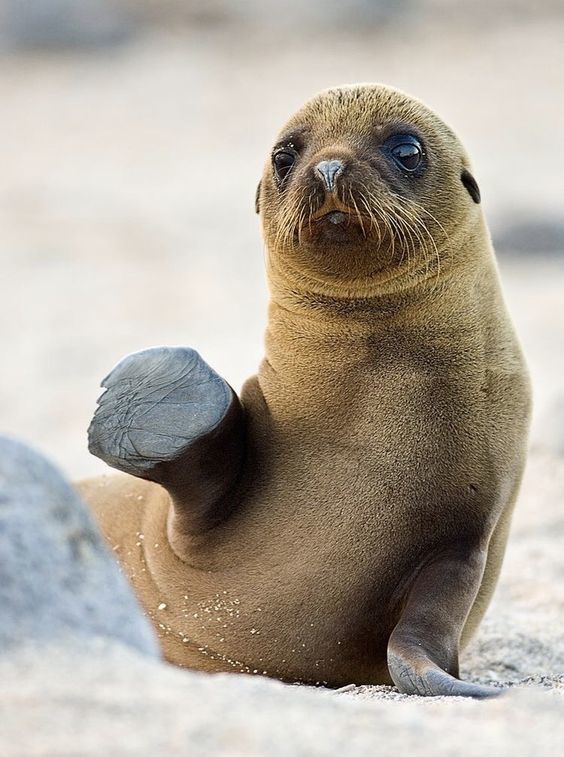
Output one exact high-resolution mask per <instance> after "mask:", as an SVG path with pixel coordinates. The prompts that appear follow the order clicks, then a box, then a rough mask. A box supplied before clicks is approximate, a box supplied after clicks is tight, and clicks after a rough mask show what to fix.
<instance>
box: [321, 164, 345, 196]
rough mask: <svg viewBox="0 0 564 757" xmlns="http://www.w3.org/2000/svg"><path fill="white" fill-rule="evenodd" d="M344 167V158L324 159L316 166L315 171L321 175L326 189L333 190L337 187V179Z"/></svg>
mask: <svg viewBox="0 0 564 757" xmlns="http://www.w3.org/2000/svg"><path fill="white" fill-rule="evenodd" d="M343 168H344V166H343V161H342V160H322V161H321V163H318V164H317V165H316V166H315V173H316V174H317V175H318V176H321V178H322V180H323V183H324V184H325V189H326V190H327V191H328V192H332V191H333V190H334V189H335V179H336V177H337V176H338V175H339V174H340V173H341V172H342V170H343Z"/></svg>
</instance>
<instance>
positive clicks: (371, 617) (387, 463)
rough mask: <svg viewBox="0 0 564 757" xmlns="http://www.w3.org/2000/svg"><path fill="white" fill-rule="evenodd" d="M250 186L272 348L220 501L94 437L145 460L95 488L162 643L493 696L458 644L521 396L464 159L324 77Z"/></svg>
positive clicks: (509, 483) (481, 572)
mask: <svg viewBox="0 0 564 757" xmlns="http://www.w3.org/2000/svg"><path fill="white" fill-rule="evenodd" d="M406 135H407V136H406ZM408 137H409V138H408ZM398 140H399V141H398ZM402 140H403V141H402ZM418 151H419V152H418ZM417 153H418V154H417ZM288 156H289V157H288ZM406 156H407V160H405V158H406ZM400 158H401V160H400ZM413 158H415V159H417V158H419V159H420V162H419V164H418V165H416V166H415V169H414V170H411V167H412V166H413V165H414V164H415V163H416V160H413ZM421 161H423V166H421V165H420V163H421ZM288 166H289V167H288ZM257 202H258V206H259V210H260V213H261V218H262V224H263V232H264V237H265V242H266V246H267V265H268V274H269V282H270V288H271V294H272V298H271V304H270V311H269V322H268V329H267V334H266V355H265V358H264V360H263V362H262V364H261V366H260V369H259V372H258V375H257V376H255V377H253V378H251V379H249V380H248V381H247V383H246V384H245V386H244V388H243V390H242V393H241V397H240V405H241V408H242V411H241V422H240V424H239V425H238V426H237V428H238V433H239V434H240V436H239V437H238V438H239V439H240V441H238V442H236V443H235V442H234V441H233V439H234V437H233V436H232V435H230V436H229V444H227V443H225V449H226V450H228V453H226V455H225V459H224V460H223V461H222V464H223V465H224V466H225V468H226V469H229V473H226V474H225V478H226V483H225V486H224V487H223V489H222V488H221V486H220V487H219V488H218V487H217V486H216V484H217V481H218V479H217V474H214V475H215V476H216V477H215V478H213V477H212V478H213V482H214V487H213V491H214V492H219V494H217V495H214V496H215V501H214V505H213V508H211V509H213V513H214V515H213V517H211V516H210V522H209V524H207V525H206V523H205V515H204V517H203V519H202V517H199V519H198V521H197V523H196V521H193V520H190V518H189V516H188V515H187V513H188V514H189V513H190V512H193V511H194V509H197V508H198V507H199V494H198V490H197V489H196V490H194V488H193V487H192V489H189V490H188V489H186V490H185V489H182V487H181V488H180V489H179V488H178V486H176V488H174V487H173V486H172V485H170V484H169V480H168V478H166V477H163V476H162V475H161V477H160V478H159V477H157V476H156V475H151V474H150V473H149V474H148V473H147V471H146V470H145V469H143V471H142V472H138V473H136V472H135V470H133V471H132V470H131V468H126V467H125V466H124V464H123V460H125V457H126V456H127V455H126V454H125V453H123V452H121V451H120V449H118V447H119V445H118V447H115V446H114V447H112V446H111V445H110V446H109V447H108V445H106V447H105V450H106V451H105V452H99V451H98V452H97V454H100V455H101V456H103V457H104V455H105V457H104V459H107V460H108V461H109V462H110V463H111V464H112V465H114V466H115V467H118V468H120V467H121V468H122V469H124V470H125V469H126V470H128V472H133V473H134V475H138V476H140V477H141V478H145V479H147V478H149V479H152V480H150V481H146V480H143V481H139V480H136V479H135V478H132V477H131V476H122V477H114V478H108V479H96V480H92V481H88V482H84V483H83V484H82V485H81V491H82V493H83V495H84V496H85V497H86V499H87V500H88V501H89V502H90V503H91V505H92V508H93V510H94V512H95V514H96V516H97V518H98V520H99V523H100V525H101V527H102V529H103V531H104V532H105V534H106V535H107V538H108V540H109V542H110V544H111V546H112V548H113V549H114V551H115V553H116V555H117V557H118V558H119V560H120V561H121V563H122V566H123V568H124V571H125V572H126V574H127V575H128V576H129V578H130V580H131V581H132V583H133V586H134V587H135V590H136V592H137V595H138V597H139V599H140V600H141V602H142V604H143V606H144V608H145V611H146V613H147V614H148V615H149V617H150V618H151V619H152V621H153V623H154V625H155V628H156V630H157V633H158V635H159V637H160V640H161V644H162V648H163V650H164V654H165V656H166V657H167V659H169V660H170V661H171V662H174V663H176V664H178V665H181V666H186V667H191V668H197V669H201V670H207V671H222V670H234V671H240V672H247V673H249V672H250V673H260V674H265V675H269V676H273V677H277V678H280V679H283V680H287V681H302V682H308V683H319V684H324V685H330V686H340V685H344V684H348V683H351V682H354V683H357V684H368V683H372V684H381V683H391V682H395V683H396V684H397V685H398V686H399V687H400V689H401V690H404V691H412V692H414V693H424V694H437V693H443V694H444V693H454V694H468V695H470V696H487V695H488V691H487V690H486V689H484V688H483V687H478V686H473V685H471V684H464V683H463V682H460V681H458V680H457V676H458V652H459V649H461V648H463V646H464V644H465V643H466V642H467V641H468V639H469V638H470V636H471V634H472V633H473V631H474V630H475V628H476V627H477V625H478V624H479V621H480V619H481V617H482V615H483V613H484V611H485V609H486V607H487V605H488V602H489V599H490V597H491V595H492V592H493V589H494V587H495V584H496V580H497V576H498V572H499V569H500V566H501V561H502V557H503V552H504V549H505V542H506V538H507V533H508V528H509V522H510V518H511V511H512V508H513V505H514V502H515V499H516V496H517V492H518V488H519V483H520V479H521V475H522V470H523V466H524V461H525V447H526V435H527V428H528V417H529V401H530V400H529V382H528V377H527V371H526V368H525V364H524V360H523V357H522V354H521V350H520V348H519V344H518V342H517V340H516V337H515V336H514V333H513V330H512V327H511V324H510V321H509V318H508V315H507V312H506V309H505V306H504V302H503V298H502V294H501V290H500V285H499V281H498V274H497V269H496V264H495V260H494V256H493V251H492V248H491V244H490V240H489V235H488V232H487V228H486V225H485V222H484V219H483V216H482V213H481V208H480V205H479V192H478V189H477V185H476V183H475V181H474V179H473V178H472V176H471V174H470V170H469V164H468V159H467V157H466V155H465V153H464V151H463V149H462V147H461V146H460V144H459V142H458V140H457V139H456V137H455V136H454V135H453V134H452V132H451V131H450V130H449V129H448V127H446V126H445V125H444V124H443V123H442V122H441V121H440V120H439V119H438V118H437V117H436V116H435V115H434V114H433V113H432V112H431V111H429V110H428V109H427V108H425V106H423V105H422V104H420V103H419V102H417V101H415V100H413V99H412V98H410V97H408V96H407V95H404V94H402V93H399V92H397V91H396V90H392V89H390V88H387V87H383V86H380V85H366V86H358V87H348V88H340V89H335V90H329V91H327V92H325V93H322V94H321V95H319V96H317V97H316V98H314V99H313V100H312V101H310V103H308V104H306V106H304V108H303V109H302V110H301V111H299V112H298V114H296V116H294V117H293V119H292V120H291V121H290V122H289V124H287V125H286V127H285V128H284V129H283V131H282V133H281V136H280V138H279V140H278V142H277V144H276V146H275V148H274V151H273V156H272V159H269V161H268V162H267V165H266V168H265V172H264V175H263V178H262V182H261V185H260V187H259V192H258V195H257ZM140 355H141V356H140V357H139V358H138V362H139V370H138V376H142V375H143V365H144V362H143V361H144V360H146V358H143V357H142V355H143V353H141V354H140ZM134 357H135V356H134ZM202 364H203V361H202ZM203 365H205V364H203ZM210 370H211V369H210ZM157 373H158V371H157ZM149 374H150V375H151V376H152V377H153V378H152V379H151V381H154V380H155V379H154V376H155V375H156V373H155V370H151V371H148V372H147V375H149ZM161 378H162V381H164V382H165V383H166V372H165V374H164V376H163V377H161ZM110 379H111V375H110ZM135 380H137V379H135ZM128 381H131V379H128ZM139 381H141V384H139V386H141V385H143V386H144V387H145V388H144V389H139V387H138V386H137V384H136V385H135V391H134V392H132V394H131V396H132V397H135V398H138V397H139V396H140V394H142V393H143V392H146V393H147V394H148V395H150V391H149V390H148V389H147V384H146V383H145V384H143V381H145V379H143V380H141V379H139ZM159 381H161V379H159ZM110 384H111V382H110ZM131 386H132V384H131V383H129V384H126V388H127V389H129V388H130V387H131ZM148 386H149V388H150V389H151V391H152V390H153V389H154V385H153V384H151V383H150V382H149V385H148ZM179 396H180V395H179ZM222 396H224V397H225V396H227V395H225V394H223V395H222ZM135 401H138V399H132V402H135ZM179 401H180V400H179ZM233 401H234V402H235V401H236V400H235V399H234V400H233ZM115 407H117V405H116V406H114V405H109V406H108V408H107V412H108V413H109V417H110V416H111V417H112V418H113V417H116V418H117V421H116V422H117V424H118V426H119V424H122V425H123V418H121V416H120V415H119V412H117V411H116V412H115V413H114V412H113V410H112V408H114V409H115ZM120 407H121V406H120ZM112 413H113V414H112ZM179 415H180V416H181V417H182V411H179ZM130 426H131V423H130ZM217 428H219V429H221V423H219V425H217V426H214V429H217ZM213 433H217V432H216V431H215V430H214V432H213ZM96 434H97V426H96V418H95V421H94V423H93V436H96ZM229 434H231V431H230V432H229ZM106 436H107V434H106V435H102V434H99V435H98V437H97V439H98V440H99V439H102V437H103V438H104V439H105V438H106ZM187 436H189V434H188V435H187ZM183 438H184V437H183ZM206 438H207V437H206ZM221 438H223V437H220V439H221ZM96 444H98V442H96ZM219 444H224V442H222V441H221V442H219ZM103 446H104V445H103V443H102V442H99V444H98V447H97V449H100V448H101V447H103ZM193 446H194V442H193V440H191V439H188V441H187V442H186V445H185V447H186V449H187V450H192V449H193ZM236 447H237V449H239V447H240V448H241V449H242V450H243V453H242V454H241V455H240V456H239V457H238V456H237V455H236V454H235V453H234V449H235V448H236ZM108 449H109V451H108ZM218 449H219V451H218ZM120 455H121V457H120ZM141 457H143V455H142V454H141ZM213 457H214V459H215V458H219V459H221V446H220V447H219V448H217V444H216V447H215V448H214V455H213ZM170 458H171V459H170V464H171V465H172V468H173V469H174V467H175V466H176V468H177V469H179V470H181V471H182V477H183V480H184V479H188V480H189V479H190V477H191V476H196V475H197V471H196V470H195V468H194V466H193V465H192V467H191V465H190V464H189V463H187V462H186V460H187V458H186V456H184V458H182V460H183V461H184V462H179V460H180V458H179V455H178V450H175V451H174V452H171V453H170ZM235 459H236V461H237V462H236V464H235V463H233V462H232V461H233V460H235ZM120 460H121V461H122V462H120ZM190 460H193V458H190ZM159 465H162V462H159ZM167 476H169V478H170V474H169V473H167ZM154 481H158V484H155V483H153V482H154ZM204 488H205V487H204ZM220 490H221V491H220ZM208 491H209V487H208V489H206V490H205V493H204V494H203V495H202V497H203V498H204V499H205V498H206V497H207V496H208ZM202 501H203V500H202ZM206 501H207V500H206ZM218 503H219V504H218ZM223 512H224V513H225V515H224V516H223V517H222V515H221V514H222V513H223ZM218 513H219V515H218ZM200 515H201V514H200ZM195 523H196V525H195Z"/></svg>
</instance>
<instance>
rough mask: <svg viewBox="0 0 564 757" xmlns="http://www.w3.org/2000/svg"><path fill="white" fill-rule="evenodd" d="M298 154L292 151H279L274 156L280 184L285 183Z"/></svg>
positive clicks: (273, 159)
mask: <svg viewBox="0 0 564 757" xmlns="http://www.w3.org/2000/svg"><path fill="white" fill-rule="evenodd" d="M296 157H297V156H296V153H295V152H293V151H292V150H278V152H275V153H274V155H273V156H272V163H273V165H274V172H275V174H276V178H277V179H278V181H279V182H283V181H284V179H285V178H286V177H287V176H288V174H289V173H290V171H291V170H292V167H293V165H294V163H295V162H296Z"/></svg>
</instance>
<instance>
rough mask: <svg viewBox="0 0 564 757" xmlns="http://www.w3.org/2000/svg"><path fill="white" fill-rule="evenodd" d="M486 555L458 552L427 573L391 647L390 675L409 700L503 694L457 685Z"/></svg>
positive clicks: (477, 550) (447, 555) (473, 550)
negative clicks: (465, 630)
mask: <svg viewBox="0 0 564 757" xmlns="http://www.w3.org/2000/svg"><path fill="white" fill-rule="evenodd" d="M485 560H486V553H485V551H484V550H482V549H480V548H478V547H476V548H468V547H467V546H461V547H458V546H457V547H455V548H454V549H452V550H449V551H448V552H444V553H443V554H442V555H440V556H437V558H436V559H435V560H433V561H432V562H430V563H428V564H427V565H425V566H424V567H423V569H422V570H421V572H420V573H419V575H418V576H417V578H416V580H415V582H414V584H413V586H412V588H411V591H410V593H409V596H408V599H407V602H406V605H405V607H404V609H403V612H402V615H401V618H400V621H399V623H398V624H397V626H396V627H395V629H394V631H393V632H392V635H391V636H390V640H389V642H388V669H389V671H390V675H391V677H392V679H393V681H394V683H395V684H396V686H397V687H398V689H399V690H400V691H401V692H403V693H405V694H419V695H420V696H459V697H474V698H475V699H486V698H489V697H495V696H499V694H501V693H502V690H501V689H496V688H493V687H488V686H479V685H476V684H473V683H467V682H465V681H460V680H459V679H458V648H459V642H460V636H461V633H462V629H463V628H464V624H465V621H466V618H467V616H468V613H469V612H470V609H471V607H472V604H473V602H474V599H475V597H476V595H477V593H478V589H479V587H480V582H481V579H482V575H483V571H484V566H485Z"/></svg>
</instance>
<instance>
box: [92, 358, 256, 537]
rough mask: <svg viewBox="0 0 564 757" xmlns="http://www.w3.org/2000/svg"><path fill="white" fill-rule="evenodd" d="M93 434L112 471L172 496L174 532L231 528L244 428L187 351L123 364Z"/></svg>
mask: <svg viewBox="0 0 564 757" xmlns="http://www.w3.org/2000/svg"><path fill="white" fill-rule="evenodd" d="M102 387H104V388H105V389H106V391H105V392H104V393H103V394H102V396H101V397H100V398H99V400H98V405H99V406H98V409H97V410H96V412H95V414H94V418H93V419H92V422H91V424H90V428H89V429H88V447H89V449H90V452H91V453H92V454H93V455H96V456H97V457H99V458H101V459H102V460H104V461H105V462H106V463H108V465H111V466H112V467H113V468H117V469H118V470H120V471H123V472H125V473H130V474H132V475H134V476H138V477H139V478H143V479H147V480H149V481H154V482H155V483H158V484H160V485H161V486H163V487H164V488H165V489H166V490H167V491H168V492H169V494H170V496H171V498H172V503H173V506H174V528H175V529H178V530H179V531H180V532H182V533H183V534H187V535H196V534H200V533H203V532H205V531H207V530H209V529H210V528H213V526H215V525H217V524H218V523H219V522H221V521H222V520H224V519H225V518H226V517H227V516H228V515H229V513H230V512H231V509H232V507H233V505H234V502H233V501H230V498H229V494H230V493H231V491H232V489H233V487H234V485H235V483H236V481H237V479H238V477H239V474H240V472H241V467H242V461H243V454H244V432H245V420H244V413H243V409H242V407H241V403H240V402H239V399H238V397H237V395H236V394H235V392H234V391H233V390H232V389H231V387H230V386H229V384H227V382H226V381H224V379H222V378H221V376H219V375H218V374H217V373H215V371H213V370H212V369H211V368H210V366H209V365H208V364H207V363H206V362H204V360H202V358H201V357H200V355H199V354H198V353H197V352H196V351H195V350H192V349H190V348H188V347H154V348H151V349H147V350H142V351H141V352H136V353H134V354H132V355H129V356H128V357H126V358H124V359H123V360H122V361H121V362H120V363H118V365H117V366H116V367H115V368H114V369H113V370H112V371H111V373H110V374H109V375H108V376H107V377H106V378H105V379H104V381H103V382H102Z"/></svg>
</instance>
